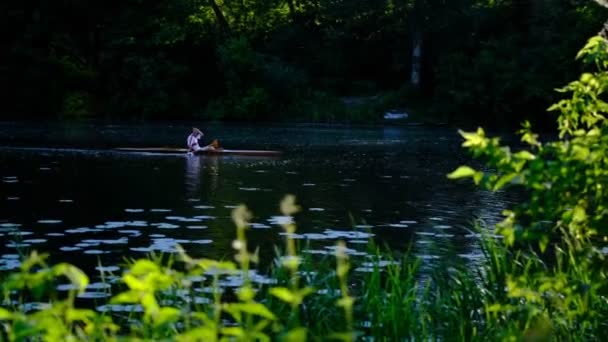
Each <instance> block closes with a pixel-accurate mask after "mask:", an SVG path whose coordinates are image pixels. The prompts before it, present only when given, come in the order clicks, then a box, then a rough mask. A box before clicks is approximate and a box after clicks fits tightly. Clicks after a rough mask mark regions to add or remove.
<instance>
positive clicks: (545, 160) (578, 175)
mask: <svg viewBox="0 0 608 342" xmlns="http://www.w3.org/2000/svg"><path fill="white" fill-rule="evenodd" d="M578 58H579V59H582V60H583V61H584V62H585V64H586V65H587V67H588V68H589V69H590V70H589V72H586V73H583V74H582V75H581V76H580V78H579V79H578V80H577V81H574V82H571V83H569V84H568V85H567V86H566V87H563V88H561V89H559V91H560V92H562V93H568V94H570V97H569V98H566V99H563V100H561V101H559V102H558V103H556V104H555V105H553V106H551V108H550V110H551V111H557V112H558V113H559V117H558V126H559V140H557V141H550V142H544V143H543V142H541V140H540V138H539V136H538V135H537V134H535V133H533V131H532V128H531V125H530V124H529V123H525V124H524V127H523V129H522V130H521V131H520V134H521V140H522V142H523V143H524V144H525V145H526V147H527V149H526V148H521V149H519V151H517V152H512V151H511V149H510V148H509V147H508V146H503V145H501V144H500V141H499V139H498V138H488V137H486V135H485V133H484V131H483V130H482V129H481V128H480V129H479V130H478V131H477V132H476V133H465V132H462V135H463V136H464V138H465V143H464V146H466V147H467V148H468V149H469V150H470V151H472V153H473V154H474V155H475V156H476V157H480V158H482V159H484V160H485V161H486V162H487V166H488V168H490V169H491V170H492V171H491V172H482V171H476V170H474V169H472V168H470V167H466V166H463V167H460V168H458V169H457V170H456V171H454V172H453V173H452V174H450V176H451V177H453V178H461V177H472V178H473V179H474V181H475V182H476V183H477V184H480V185H482V186H484V187H486V188H490V189H493V190H499V189H501V188H504V187H507V186H511V187H520V188H523V189H524V192H525V193H526V196H528V198H529V199H528V200H527V201H525V202H523V203H521V204H520V205H518V206H517V207H515V208H513V210H509V211H505V213H504V214H505V216H506V218H505V220H504V221H503V222H502V223H500V224H499V225H498V232H499V233H500V234H502V235H503V236H504V242H505V244H506V246H508V247H509V248H510V251H511V252H512V253H513V254H512V255H510V256H509V257H510V258H511V259H512V260H513V262H514V264H515V265H517V266H515V267H514V268H513V269H512V270H511V272H510V274H508V277H507V279H506V286H507V292H508V297H509V300H507V301H502V302H498V303H496V305H495V306H493V307H492V309H491V310H490V311H491V312H492V313H495V314H496V319H499V320H505V326H506V327H508V332H509V333H510V334H516V333H517V332H518V331H526V330H529V329H537V330H546V331H544V333H546V334H554V335H555V336H558V337H559V338H560V339H568V337H569V336H571V334H572V330H577V331H579V333H580V334H581V336H583V337H587V338H590V339H593V338H598V337H599V336H598V335H597V331H598V329H606V327H605V318H606V317H607V315H608V301H607V297H606V294H608V287H607V285H608V282H607V281H606V280H607V279H606V278H607V273H606V254H607V250H608V249H607V243H608V231H606V227H607V224H608V192H607V191H606V185H607V184H608V118H607V115H608V103H606V102H605V98H606V91H607V90H608V41H606V39H605V38H603V37H600V36H597V37H594V38H592V39H590V40H589V42H588V43H587V45H586V46H585V47H584V48H583V49H582V50H581V51H580V52H579V54H578Z"/></svg>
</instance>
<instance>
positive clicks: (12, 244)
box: [5, 241, 31, 248]
mask: <svg viewBox="0 0 608 342" xmlns="http://www.w3.org/2000/svg"><path fill="white" fill-rule="evenodd" d="M5 246H6V247H8V248H24V247H30V246H31V244H29V243H23V242H16V241H11V242H9V243H7V244H5Z"/></svg>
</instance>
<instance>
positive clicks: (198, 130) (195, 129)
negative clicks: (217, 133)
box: [192, 127, 204, 137]
mask: <svg viewBox="0 0 608 342" xmlns="http://www.w3.org/2000/svg"><path fill="white" fill-rule="evenodd" d="M192 133H193V134H194V135H197V136H199V137H202V136H203V135H204V134H203V132H201V130H200V129H198V128H196V127H192Z"/></svg>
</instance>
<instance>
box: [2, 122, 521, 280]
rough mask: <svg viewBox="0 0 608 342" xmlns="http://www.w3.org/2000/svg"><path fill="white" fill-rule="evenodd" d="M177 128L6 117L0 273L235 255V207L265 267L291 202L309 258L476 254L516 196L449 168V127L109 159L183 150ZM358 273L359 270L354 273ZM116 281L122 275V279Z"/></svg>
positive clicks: (264, 133) (300, 134) (298, 134)
mask: <svg viewBox="0 0 608 342" xmlns="http://www.w3.org/2000/svg"><path fill="white" fill-rule="evenodd" d="M189 127H190V126H188V125H185V124H173V125H171V124H144V125H136V124H123V125H109V124H99V123H97V124H87V123H80V124H67V123H48V124H33V125H32V124H26V123H0V180H1V181H0V237H2V244H0V269H3V270H11V269H14V268H16V267H18V265H19V254H23V253H27V252H29V251H31V250H38V251H41V252H48V253H50V254H51V259H52V260H53V261H67V262H71V263H74V264H76V265H77V266H80V267H82V268H84V269H85V270H87V271H88V272H89V273H90V272H91V271H94V269H95V268H96V269H100V267H102V268H103V269H105V270H114V271H118V270H120V268H121V267H123V264H124V261H125V258H131V257H132V258H137V257H144V256H145V255H146V254H148V253H150V252H155V253H172V252H174V250H175V245H176V244H180V245H182V246H183V247H184V248H185V249H186V250H187V251H188V252H189V253H190V254H192V255H194V256H205V257H213V258H230V257H231V255H232V254H233V251H232V249H231V241H232V240H233V239H234V236H235V229H234V225H233V224H232V222H231V218H230V216H231V211H232V210H233V208H234V207H235V206H237V205H239V204H245V205H247V206H248V207H249V208H250V210H251V211H252V212H253V213H254V218H253V220H252V229H251V230H250V232H249V239H250V242H251V244H252V245H253V246H254V247H255V246H258V247H260V253H261V256H262V258H263V259H265V260H270V259H271V258H272V256H273V253H274V250H273V248H272V247H273V245H275V244H281V243H282V239H283V235H282V229H281V228H280V225H279V224H280V223H281V222H283V221H284V220H286V219H288V218H286V217H283V216H282V215H281V213H280V212H279V202H280V200H281V199H282V198H283V196H284V195H285V194H294V195H295V196H296V197H297V201H298V203H299V204H300V205H301V206H302V209H303V210H302V211H301V212H300V213H299V214H297V215H296V216H295V218H294V219H295V222H296V223H297V225H298V231H297V235H296V238H298V239H299V240H300V241H301V242H302V243H301V245H302V246H303V248H304V249H305V250H304V252H305V253H312V254H328V253H332V247H333V245H334V244H335V243H336V242H337V241H338V240H345V241H346V243H347V245H348V247H349V253H351V254H352V256H353V258H365V255H366V251H367V245H368V242H369V241H374V242H375V243H377V244H385V245H387V246H390V247H391V248H394V249H397V250H406V249H408V248H411V251H412V252H413V253H415V254H416V255H418V256H420V257H421V258H422V259H423V260H425V261H427V262H433V261H435V260H436V261H441V260H442V259H450V258H454V257H455V256H457V257H458V258H460V259H462V261H463V262H471V263H474V262H475V260H479V258H481V254H480V251H479V246H478V243H479V235H478V234H476V233H474V232H473V222H474V220H483V221H484V222H486V223H487V224H492V223H495V222H496V221H497V220H499V219H500V213H501V211H502V210H503V209H505V208H507V207H509V206H510V205H511V203H512V202H513V199H512V198H511V197H510V196H508V194H506V193H502V192H498V193H493V192H488V191H483V190H479V189H476V188H475V187H474V186H473V185H471V184H469V183H468V182H455V181H451V180H448V179H447V178H446V174H447V173H448V172H450V171H451V170H453V169H454V168H455V167H457V166H458V165H461V164H463V163H470V159H469V157H468V156H467V154H466V153H465V152H464V151H463V150H462V149H461V147H460V145H461V139H460V137H459V136H458V134H457V132H456V130H455V129H453V128H445V127H354V128H353V127H350V128H349V127H313V126H297V125H291V126H287V125H266V126H253V125H236V124H232V125H230V124H212V125H201V127H199V128H201V129H202V130H203V131H204V132H205V133H206V137H209V139H211V138H219V139H220V141H221V142H222V145H223V146H225V147H226V148H249V149H280V150H282V151H284V154H283V155H282V156H281V157H274V158H266V157H264V158H260V157H243V156H224V157H216V156H212V157H210V156H200V157H199V156H188V155H184V154H169V155H163V154H149V153H126V152H118V151H113V150H112V148H113V147H119V146H177V147H182V146H183V145H184V144H185V140H186V136H187V135H188V134H189V129H190V128H189ZM362 270H363V271H364V269H362ZM118 273H119V272H118Z"/></svg>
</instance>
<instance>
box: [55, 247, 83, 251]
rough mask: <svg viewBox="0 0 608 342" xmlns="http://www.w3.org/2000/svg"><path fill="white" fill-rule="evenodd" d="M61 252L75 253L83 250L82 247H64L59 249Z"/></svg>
mask: <svg viewBox="0 0 608 342" xmlns="http://www.w3.org/2000/svg"><path fill="white" fill-rule="evenodd" d="M59 250H61V251H64V252H74V251H79V250H82V248H80V247H70V246H63V247H59Z"/></svg>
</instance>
